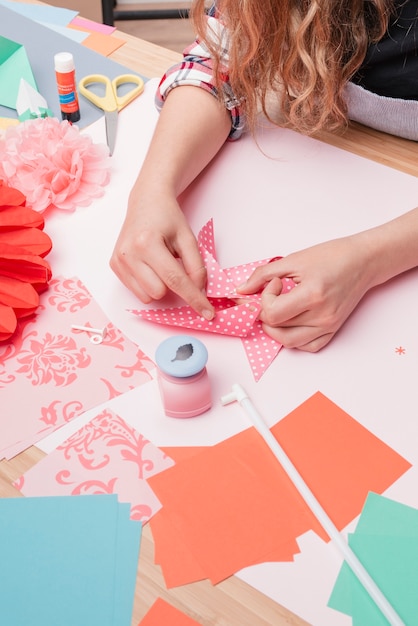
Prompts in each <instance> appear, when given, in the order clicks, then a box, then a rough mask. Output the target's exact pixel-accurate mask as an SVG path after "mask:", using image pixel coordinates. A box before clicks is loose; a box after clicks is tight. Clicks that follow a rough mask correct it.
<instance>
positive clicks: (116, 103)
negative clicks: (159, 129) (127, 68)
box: [78, 74, 144, 111]
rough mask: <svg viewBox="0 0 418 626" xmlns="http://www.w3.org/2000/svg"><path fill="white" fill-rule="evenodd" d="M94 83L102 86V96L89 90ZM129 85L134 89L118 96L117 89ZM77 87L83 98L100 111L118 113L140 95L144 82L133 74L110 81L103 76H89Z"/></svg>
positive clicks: (123, 75)
mask: <svg viewBox="0 0 418 626" xmlns="http://www.w3.org/2000/svg"><path fill="white" fill-rule="evenodd" d="M95 83H96V84H100V85H104V87H105V92H104V95H103V96H99V95H97V94H96V93H94V92H93V91H92V89H89V86H90V85H93V84H95ZM131 83H132V84H133V85H134V87H133V88H132V89H130V90H129V91H128V92H127V93H125V94H124V95H121V96H118V89H119V87H121V86H122V85H125V84H131ZM78 87H79V90H80V93H81V94H83V96H85V97H86V98H87V99H88V100H90V102H92V103H93V104H95V105H96V106H97V107H99V108H100V109H103V111H120V109H122V108H123V107H124V106H126V105H127V104H128V103H129V102H131V101H132V100H133V99H134V98H136V97H137V96H139V94H140V93H142V91H143V90H144V81H143V80H142V78H140V77H139V76H136V75H135V74H122V75H121V76H117V77H116V78H114V79H113V80H112V81H111V80H110V78H108V77H107V76H104V75H103V74H89V75H88V76H84V78H82V79H81V80H80V82H79V84H78Z"/></svg>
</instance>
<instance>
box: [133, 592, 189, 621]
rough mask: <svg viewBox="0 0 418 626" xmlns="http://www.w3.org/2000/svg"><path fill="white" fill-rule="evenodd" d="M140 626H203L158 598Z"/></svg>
mask: <svg viewBox="0 0 418 626" xmlns="http://www.w3.org/2000/svg"><path fill="white" fill-rule="evenodd" d="M138 626H201V625H200V624H199V622H196V621H195V620H194V619H192V618H191V617H188V616H187V615H185V614H184V613H182V612H181V611H179V610H178V609H176V608H175V607H174V606H172V605H171V604H169V603H168V602H166V601H165V600H163V599H162V598H157V600H156V601H155V602H154V604H153V605H152V607H151V608H150V610H149V611H148V613H147V614H146V615H145V617H144V618H143V619H142V620H141V621H140V623H139V624H138Z"/></svg>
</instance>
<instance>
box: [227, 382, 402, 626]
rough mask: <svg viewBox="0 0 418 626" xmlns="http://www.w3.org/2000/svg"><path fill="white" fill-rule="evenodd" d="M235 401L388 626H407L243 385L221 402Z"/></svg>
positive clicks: (235, 388)
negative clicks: (315, 494)
mask: <svg viewBox="0 0 418 626" xmlns="http://www.w3.org/2000/svg"><path fill="white" fill-rule="evenodd" d="M235 401H236V402H239V403H240V405H241V406H242V408H243V409H244V410H245V412H246V413H247V414H248V416H249V417H250V419H251V421H252V423H253V424H254V426H255V428H256V429H257V430H258V432H259V433H260V435H261V436H262V437H263V439H264V440H265V442H266V443H267V445H268V446H269V448H270V449H271V451H272V452H273V454H274V455H275V456H276V458H277V459H278V461H279V462H280V463H281V465H282V467H283V469H284V470H285V471H286V473H287V475H288V476H289V478H290V480H291V481H292V483H293V484H294V486H295V487H296V489H297V490H298V491H299V493H300V494H301V496H302V497H303V499H304V500H305V502H306V504H307V505H308V506H309V508H310V509H311V511H312V513H313V514H314V515H315V517H316V518H317V520H318V521H319V522H320V524H321V526H322V527H323V528H324V530H325V531H326V532H327V534H328V536H329V537H330V538H331V539H332V541H334V543H335V545H336V546H337V547H338V549H339V550H340V552H341V553H342V555H343V557H344V559H345V561H346V562H347V564H348V565H349V566H350V568H351V570H352V571H353V573H354V574H355V575H356V576H357V578H358V580H359V581H360V582H361V584H362V585H363V587H364V588H365V590H366V591H367V592H368V594H369V595H370V597H371V598H372V599H373V600H374V602H375V603H376V605H377V606H378V608H379V609H380V611H381V612H382V614H383V615H384V616H385V617H386V619H387V620H388V622H389V624H391V626H405V624H404V622H403V621H402V620H401V618H400V617H399V615H398V614H397V613H396V611H395V610H394V608H393V607H392V605H391V604H390V603H389V602H388V600H387V598H386V597H385V596H384V595H383V593H382V592H381V590H380V589H379V587H378V586H377V585H376V583H375V582H374V580H373V579H372V578H371V576H370V574H369V573H368V571H367V570H366V569H365V567H364V566H363V564H362V563H361V561H360V560H359V559H358V558H357V556H356V555H355V553H354V552H353V551H352V549H351V548H350V546H349V545H348V543H347V542H346V541H345V540H344V538H343V537H342V535H341V533H340V532H339V530H338V529H337V527H336V526H335V524H334V523H333V521H332V520H331V518H330V517H329V516H328V514H327V512H326V511H325V510H324V509H323V508H322V506H321V505H320V503H319V502H318V500H317V499H316V497H315V496H314V494H313V493H312V491H311V490H310V489H309V487H308V485H307V484H306V483H305V481H304V480H303V478H302V476H301V475H300V474H299V472H298V470H297V469H296V467H295V466H294V465H293V463H292V461H291V460H290V459H289V457H288V456H287V454H286V453H285V451H284V450H283V448H282V447H281V446H280V444H279V443H278V441H277V439H275V437H274V436H273V435H272V433H271V431H270V429H269V428H268V426H267V425H266V423H265V422H264V420H263V419H262V417H261V415H260V414H259V413H258V411H257V410H256V408H255V407H254V405H253V403H252V402H251V400H250V398H249V397H248V395H247V394H246V392H245V391H244V389H243V388H242V387H241V385H238V384H235V385H232V391H231V393H229V394H227V395H225V396H223V397H222V398H221V402H222V404H224V405H225V404H230V403H231V402H235Z"/></svg>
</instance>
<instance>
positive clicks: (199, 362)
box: [155, 335, 208, 378]
mask: <svg viewBox="0 0 418 626" xmlns="http://www.w3.org/2000/svg"><path fill="white" fill-rule="evenodd" d="M155 360H156V362H157V366H158V368H159V369H160V370H161V371H162V372H164V373H165V374H168V375H169V376H175V377H176V378H186V377H188V376H194V375H195V374H198V373H199V372H201V371H202V369H203V368H204V367H205V365H206V363H207V360H208V351H207V349H206V346H205V345H204V344H203V343H202V342H201V341H199V339H196V337H191V336H190V335H176V336H174V337H169V338H168V339H166V340H165V341H163V342H162V343H160V345H159V346H158V348H157V350H156V353H155Z"/></svg>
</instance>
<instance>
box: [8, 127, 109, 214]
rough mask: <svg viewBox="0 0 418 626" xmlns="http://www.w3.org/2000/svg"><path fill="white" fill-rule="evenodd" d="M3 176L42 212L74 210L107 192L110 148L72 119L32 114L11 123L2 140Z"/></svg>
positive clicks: (30, 204)
mask: <svg viewBox="0 0 418 626" xmlns="http://www.w3.org/2000/svg"><path fill="white" fill-rule="evenodd" d="M1 178H2V179H4V181H5V182H6V183H8V184H9V185H10V186H12V187H14V188H15V189H18V190H19V191H20V192H21V193H23V194H24V195H25V196H26V204H27V206H29V207H31V208H32V209H34V210H35V211H38V212H39V213H42V212H43V211H46V210H47V209H49V208H53V207H55V208H58V209H64V210H66V211H74V209H75V208H76V207H77V206H88V205H89V204H91V202H92V200H93V199H95V198H100V197H101V196H102V195H103V194H104V190H103V187H104V186H105V185H107V183H108V182H109V180H110V157H109V149H108V147H107V146H106V145H104V144H94V143H93V142H92V140H91V138H90V137H89V136H87V135H82V134H81V133H80V130H79V129H78V128H77V127H76V126H72V125H71V124H70V123H69V122H67V121H63V122H60V121H59V120H58V119H56V118H52V117H45V118H38V119H34V120H27V121H25V122H22V123H21V124H18V125H17V126H12V127H10V128H8V129H7V131H6V133H5V134H4V137H3V138H2V139H1V140H0V179H1Z"/></svg>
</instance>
